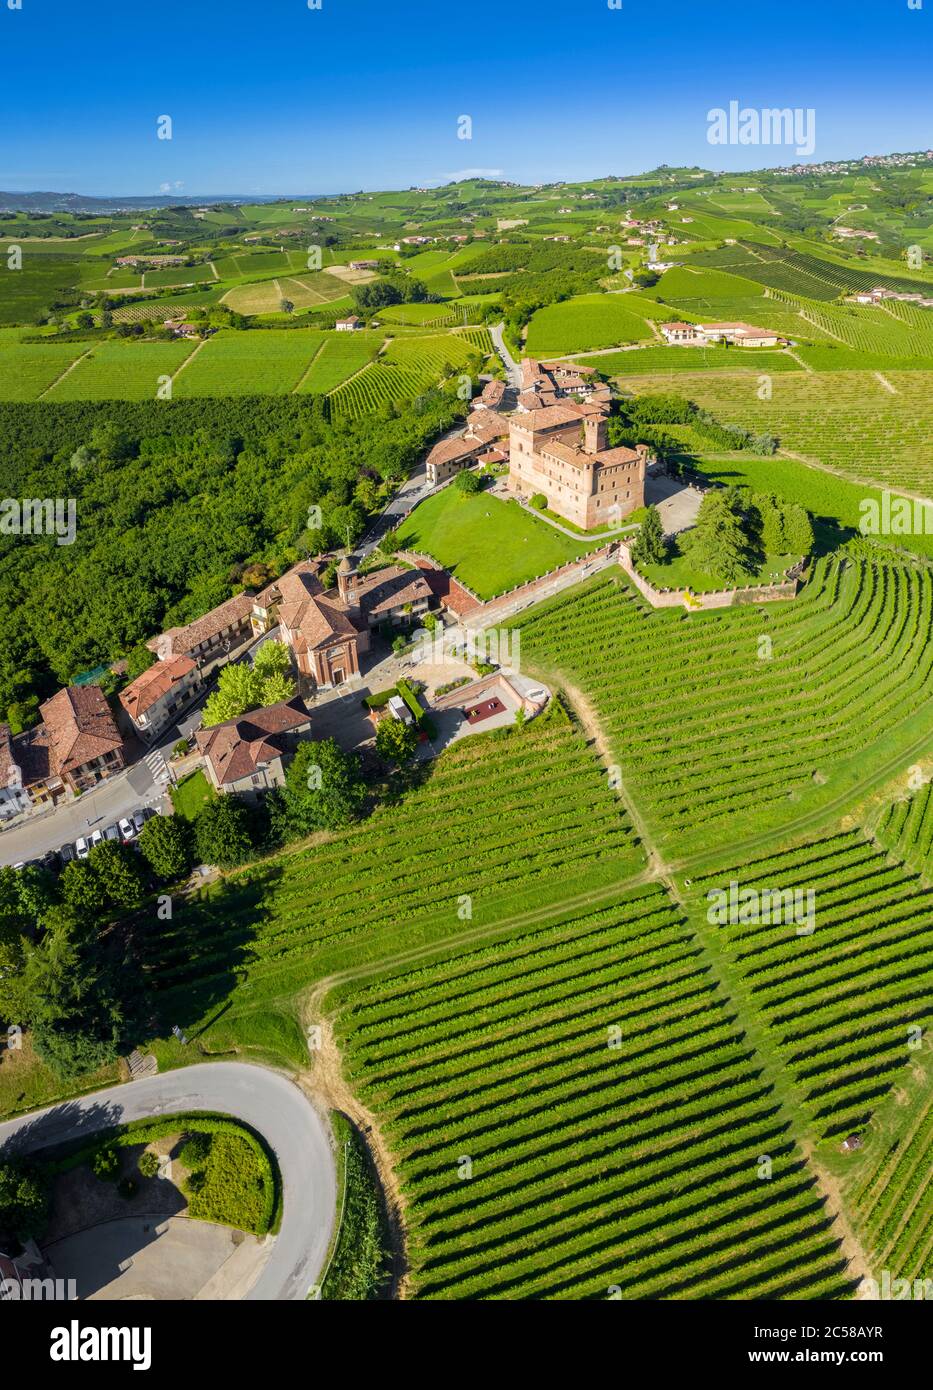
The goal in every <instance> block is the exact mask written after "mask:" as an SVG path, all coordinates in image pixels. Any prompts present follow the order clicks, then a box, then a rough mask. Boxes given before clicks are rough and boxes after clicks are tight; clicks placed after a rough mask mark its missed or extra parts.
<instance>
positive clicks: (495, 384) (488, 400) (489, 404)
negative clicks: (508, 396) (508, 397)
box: [476, 378, 505, 410]
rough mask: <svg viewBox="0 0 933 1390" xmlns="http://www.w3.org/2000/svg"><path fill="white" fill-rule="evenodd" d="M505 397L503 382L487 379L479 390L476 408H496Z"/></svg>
mask: <svg viewBox="0 0 933 1390" xmlns="http://www.w3.org/2000/svg"><path fill="white" fill-rule="evenodd" d="M504 398H505V382H504V381H497V380H496V379H495V378H493V380H492V381H487V382H486V385H485V386H484V387H483V389H482V391H481V392H480V397H479V400H478V401H477V402H476V409H477V410H498V409H499V408H500V406H501V405H502V402H503V400H504Z"/></svg>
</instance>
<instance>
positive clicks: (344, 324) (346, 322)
mask: <svg viewBox="0 0 933 1390" xmlns="http://www.w3.org/2000/svg"><path fill="white" fill-rule="evenodd" d="M334 327H335V328H336V330H337V332H338V333H355V332H356V330H357V329H358V328H362V327H363V323H362V320H361V319H359V318H357V316H356V314H351V315H350V317H349V318H347V319H338V320H337V322H336V323H335V324H334Z"/></svg>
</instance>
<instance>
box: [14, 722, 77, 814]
mask: <svg viewBox="0 0 933 1390" xmlns="http://www.w3.org/2000/svg"><path fill="white" fill-rule="evenodd" d="M13 761H14V763H15V765H16V767H18V769H19V773H20V776H21V777H22V782H23V789H24V790H25V792H26V795H27V796H28V798H29V803H30V805H33V806H47V805H51V804H54V802H55V800H56V798H57V797H59V796H60V795H61V794H62V793H63V792H64V790H65V783H64V782H63V781H62V779H61V777H60V776H59V775H58V773H57V772H55V771H54V769H53V768H52V757H51V749H50V744H49V731H48V729H47V728H46V727H45V725H44V724H37V725H36V727H35V728H33V729H27V730H26V731H25V733H22V734H16V735H15V736H14V738H13Z"/></svg>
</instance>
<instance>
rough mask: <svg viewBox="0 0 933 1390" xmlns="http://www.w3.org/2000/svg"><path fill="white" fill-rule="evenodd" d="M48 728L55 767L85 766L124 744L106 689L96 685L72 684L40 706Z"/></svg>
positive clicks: (62, 768) (73, 767)
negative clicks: (105, 696)
mask: <svg viewBox="0 0 933 1390" xmlns="http://www.w3.org/2000/svg"><path fill="white" fill-rule="evenodd" d="M40 713H41V714H42V718H43V720H44V722H45V727H46V729H47V730H48V736H49V744H50V757H51V766H52V770H53V771H54V772H56V773H61V772H65V771H72V770H73V769H75V768H78V767H83V765H84V764H85V763H89V762H91V761H92V760H93V759H94V758H100V757H103V756H104V755H105V754H107V753H113V752H114V751H116V750H117V749H120V748H122V747H123V740H122V739H121V737H120V735H119V733H118V732H117V726H116V724H115V723H114V722H113V716H112V714H111V713H110V708H109V706H108V704H107V701H106V700H105V699H104V694H103V691H102V690H101V689H100V687H99V686H97V685H70V686H68V688H67V690H59V691H58V692H57V693H56V694H55V695H53V696H52V698H51V700H46V702H45V704H44V705H41V706H40Z"/></svg>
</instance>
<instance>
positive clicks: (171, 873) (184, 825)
mask: <svg viewBox="0 0 933 1390" xmlns="http://www.w3.org/2000/svg"><path fill="white" fill-rule="evenodd" d="M139 848H140V852H141V853H142V856H143V858H144V859H145V860H146V863H147V864H148V865H149V867H150V868H151V869H152V872H153V873H154V874H155V875H156V876H157V877H158V878H161V879H163V880H165V881H166V882H172V881H174V880H175V879H178V878H182V877H184V875H185V874H187V873H188V872H189V870H190V868H191V864H192V857H193V846H192V843H191V826H190V825H189V823H188V821H186V820H185V818H184V817H183V816H152V817H151V819H149V820H147V821H146V824H145V825H144V826H143V828H142V830H141V831H140V834H139Z"/></svg>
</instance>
